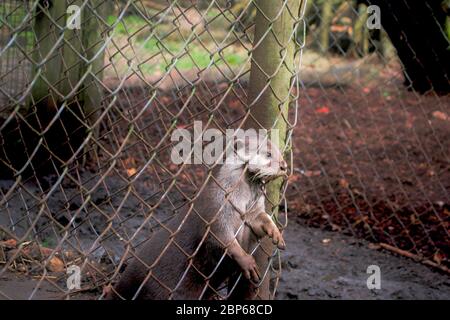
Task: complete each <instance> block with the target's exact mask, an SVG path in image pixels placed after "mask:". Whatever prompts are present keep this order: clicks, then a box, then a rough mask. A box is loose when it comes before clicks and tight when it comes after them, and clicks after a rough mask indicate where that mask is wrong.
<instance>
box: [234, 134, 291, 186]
mask: <svg viewBox="0 0 450 320" xmlns="http://www.w3.org/2000/svg"><path fill="white" fill-rule="evenodd" d="M236 153H237V160H238V161H240V163H241V165H243V166H246V167H247V170H248V172H249V174H250V175H251V177H252V178H255V179H258V180H262V181H268V180H272V179H275V178H277V177H281V176H286V175H287V163H286V161H285V160H284V159H283V155H282V154H281V152H280V150H279V149H278V147H277V146H276V145H275V144H273V143H272V142H271V141H270V139H268V138H267V137H266V136H261V135H257V136H252V137H246V139H237V140H236Z"/></svg>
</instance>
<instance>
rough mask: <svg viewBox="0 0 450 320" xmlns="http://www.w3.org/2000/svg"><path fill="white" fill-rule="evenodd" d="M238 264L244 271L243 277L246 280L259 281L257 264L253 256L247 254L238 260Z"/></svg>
mask: <svg viewBox="0 0 450 320" xmlns="http://www.w3.org/2000/svg"><path fill="white" fill-rule="evenodd" d="M238 264H239V266H240V267H241V269H242V272H243V273H244V277H246V278H247V279H248V280H253V281H254V282H259V280H260V279H261V276H260V274H259V270H258V265H257V264H256V261H255V258H253V257H252V256H251V255H249V254H247V255H245V256H243V257H241V258H240V259H239V260H238Z"/></svg>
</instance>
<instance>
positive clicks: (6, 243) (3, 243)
mask: <svg viewBox="0 0 450 320" xmlns="http://www.w3.org/2000/svg"><path fill="white" fill-rule="evenodd" d="M0 247H4V248H8V249H12V248H15V247H17V241H16V240H15V239H8V240H5V241H0Z"/></svg>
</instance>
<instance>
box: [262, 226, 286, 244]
mask: <svg viewBox="0 0 450 320" xmlns="http://www.w3.org/2000/svg"><path fill="white" fill-rule="evenodd" d="M265 230H266V233H267V235H268V236H269V238H271V239H272V243H273V244H274V245H276V246H277V247H278V249H281V250H284V249H286V243H285V242H284V239H283V236H282V235H281V232H280V230H279V229H278V228H277V226H276V225H275V224H273V223H271V224H270V225H268V226H266V227H265Z"/></svg>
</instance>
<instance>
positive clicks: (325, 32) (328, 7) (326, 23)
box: [319, 0, 334, 53]
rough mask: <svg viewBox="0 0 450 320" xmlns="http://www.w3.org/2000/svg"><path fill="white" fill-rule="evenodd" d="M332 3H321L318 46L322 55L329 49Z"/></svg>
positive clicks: (331, 0) (332, 0) (326, 1)
mask: <svg viewBox="0 0 450 320" xmlns="http://www.w3.org/2000/svg"><path fill="white" fill-rule="evenodd" d="M333 3H334V0H325V1H323V3H322V13H321V21H320V31H319V45H320V50H321V51H322V52H323V53H326V52H328V49H329V48H330V28H331V20H332V19H333Z"/></svg>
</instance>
